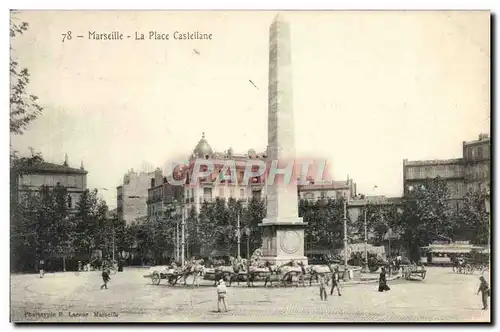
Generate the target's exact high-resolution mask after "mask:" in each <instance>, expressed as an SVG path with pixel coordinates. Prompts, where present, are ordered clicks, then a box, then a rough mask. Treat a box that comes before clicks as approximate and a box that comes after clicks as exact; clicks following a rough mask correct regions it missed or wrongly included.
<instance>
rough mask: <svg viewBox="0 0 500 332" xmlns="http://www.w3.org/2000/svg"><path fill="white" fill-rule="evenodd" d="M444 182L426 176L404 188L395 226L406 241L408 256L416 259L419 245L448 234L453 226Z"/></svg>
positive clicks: (448, 194)
mask: <svg viewBox="0 0 500 332" xmlns="http://www.w3.org/2000/svg"><path fill="white" fill-rule="evenodd" d="M450 196H451V195H450V192H449V189H448V187H447V186H446V182H445V181H444V180H443V179H441V178H439V177H437V178H433V179H426V180H425V181H424V183H423V184H422V185H420V186H415V187H413V188H412V190H408V192H407V193H406V197H405V205H404V212H403V216H402V218H401V220H400V224H399V226H400V227H401V229H402V230H403V237H404V239H405V240H406V242H407V243H408V246H409V248H408V249H409V253H410V259H412V260H418V259H420V247H421V246H422V245H425V244H428V243H429V242H430V241H431V239H433V238H436V237H438V238H441V239H443V238H450V237H451V236H452V235H453V231H454V230H455V229H456V224H455V221H454V220H453V218H452V210H451V208H450V205H449V199H450Z"/></svg>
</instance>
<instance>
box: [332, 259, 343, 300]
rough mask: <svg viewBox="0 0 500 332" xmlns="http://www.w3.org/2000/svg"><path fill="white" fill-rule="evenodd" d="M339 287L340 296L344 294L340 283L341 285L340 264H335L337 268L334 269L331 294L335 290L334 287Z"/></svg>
mask: <svg viewBox="0 0 500 332" xmlns="http://www.w3.org/2000/svg"><path fill="white" fill-rule="evenodd" d="M335 287H337V293H338V294H339V296H342V294H340V285H339V266H338V265H335V268H334V269H333V274H332V289H330V295H333V290H334V288H335Z"/></svg>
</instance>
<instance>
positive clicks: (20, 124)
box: [10, 14, 43, 135]
mask: <svg viewBox="0 0 500 332" xmlns="http://www.w3.org/2000/svg"><path fill="white" fill-rule="evenodd" d="M16 20H17V17H16V16H15V14H12V15H11V20H10V37H11V38H15V37H16V36H17V35H20V34H23V33H24V32H25V31H26V30H28V23H26V22H21V23H16ZM10 51H11V57H10V133H11V134H15V135H22V134H23V133H24V131H25V130H26V128H27V126H28V125H29V124H30V123H31V122H32V121H33V120H35V119H36V118H37V117H38V116H39V115H40V114H41V113H42V111H43V108H42V107H41V106H40V105H39V104H38V97H37V96H35V95H32V94H29V93H28V91H27V86H28V84H29V82H30V74H29V72H28V69H27V68H20V67H19V63H18V62H17V61H16V60H15V58H14V55H13V50H12V47H11V48H10Z"/></svg>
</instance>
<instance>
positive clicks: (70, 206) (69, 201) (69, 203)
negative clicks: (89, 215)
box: [68, 195, 73, 209]
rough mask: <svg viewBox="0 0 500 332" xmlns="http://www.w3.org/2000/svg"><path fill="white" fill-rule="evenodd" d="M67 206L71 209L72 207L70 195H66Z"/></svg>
mask: <svg viewBox="0 0 500 332" xmlns="http://www.w3.org/2000/svg"><path fill="white" fill-rule="evenodd" d="M68 207H69V208H70V209H71V208H72V207H73V202H72V200H71V196H69V195H68Z"/></svg>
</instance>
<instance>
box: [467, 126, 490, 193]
mask: <svg viewBox="0 0 500 332" xmlns="http://www.w3.org/2000/svg"><path fill="white" fill-rule="evenodd" d="M462 144H463V162H464V180H465V187H466V189H467V190H468V191H469V190H482V189H490V181H491V171H490V165H491V151H490V149H491V148H490V144H491V142H490V138H489V136H488V135H487V134H480V135H479V139H478V140H475V141H469V142H463V143H462Z"/></svg>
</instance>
